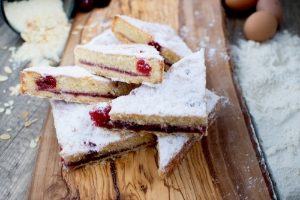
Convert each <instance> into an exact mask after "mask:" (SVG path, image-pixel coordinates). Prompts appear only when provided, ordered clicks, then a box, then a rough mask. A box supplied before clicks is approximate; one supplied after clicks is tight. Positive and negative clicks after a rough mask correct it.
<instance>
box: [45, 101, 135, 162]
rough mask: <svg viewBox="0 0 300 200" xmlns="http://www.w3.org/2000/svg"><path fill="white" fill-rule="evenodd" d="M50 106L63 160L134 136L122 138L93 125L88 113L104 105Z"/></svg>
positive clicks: (57, 102)
mask: <svg viewBox="0 0 300 200" xmlns="http://www.w3.org/2000/svg"><path fill="white" fill-rule="evenodd" d="M51 106H52V112H53V117H54V124H55V129H56V136H57V139H58V143H59V144H60V146H61V147H62V150H61V152H60V155H61V156H62V157H63V158H64V157H67V156H72V155H76V154H78V153H88V152H89V151H91V150H93V151H101V149H102V148H104V147H106V146H107V145H109V144H110V143H113V142H117V141H121V140H123V139H125V138H128V137H133V136H134V134H129V135H126V136H124V135H121V134H120V132H113V131H110V130H108V129H104V128H99V127H95V126H94V125H93V122H92V121H91V120H90V116H89V111H91V110H94V109H97V108H104V107H106V106H107V104H106V103H100V104H97V105H84V104H74V103H65V102H63V101H51ZM78 122H80V123H78ZM88 142H93V143H94V144H95V145H93V146H89V145H86V144H85V143H88Z"/></svg>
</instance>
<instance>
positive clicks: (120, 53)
mask: <svg viewBox="0 0 300 200" xmlns="http://www.w3.org/2000/svg"><path fill="white" fill-rule="evenodd" d="M74 53H75V63H76V65H79V66H81V67H84V68H85V69H87V70H89V71H92V72H93V73H95V74H97V75H100V76H104V77H107V78H110V79H112V80H119V81H122V82H127V83H135V84H140V83H160V82H161V81H162V76H163V70H164V59H163V58H162V57H161V56H160V55H159V52H157V51H156V49H155V48H153V47H150V46H147V45H142V44H132V45H127V44H112V45H99V44H94V43H88V44H86V45H79V46H77V47H76V48H75V51H74Z"/></svg>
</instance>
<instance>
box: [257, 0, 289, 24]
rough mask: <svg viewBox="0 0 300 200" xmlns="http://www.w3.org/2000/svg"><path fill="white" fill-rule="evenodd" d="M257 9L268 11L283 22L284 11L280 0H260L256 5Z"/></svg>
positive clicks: (279, 21)
mask: <svg viewBox="0 0 300 200" xmlns="http://www.w3.org/2000/svg"><path fill="white" fill-rule="evenodd" d="M256 10H257V11H260V10H264V11H268V12H270V13H271V14H273V15H274V16H275V17H276V18H277V21H278V23H279V24H280V23H281V22H282V18H283V11H282V6H281V3H280V2H279V0H259V1H258V2H257V5H256Z"/></svg>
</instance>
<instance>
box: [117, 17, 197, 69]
mask: <svg viewBox="0 0 300 200" xmlns="http://www.w3.org/2000/svg"><path fill="white" fill-rule="evenodd" d="M112 31H113V33H114V34H115V36H116V37H117V38H118V39H119V40H121V41H123V42H133V43H141V44H148V45H153V46H156V48H157V50H159V51H160V54H161V55H162V56H163V57H164V58H165V62H166V63H167V64H169V65H172V64H174V63H175V62H177V61H179V60H180V59H181V58H183V57H185V56H187V55H189V54H191V53H192V51H191V50H190V49H189V47H188V46H187V45H186V44H185V43H184V42H183V40H182V39H181V38H180V37H179V36H178V35H177V34H176V32H175V31H174V30H173V29H172V28H171V27H170V26H167V25H163V24H158V23H150V22H145V21H142V20H139V19H135V18H132V17H128V16H124V15H117V16H115V17H114V20H113V24H112Z"/></svg>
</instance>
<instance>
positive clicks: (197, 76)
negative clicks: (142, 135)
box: [109, 50, 207, 134]
mask: <svg viewBox="0 0 300 200" xmlns="http://www.w3.org/2000/svg"><path fill="white" fill-rule="evenodd" d="M205 71H206V68H205V64H204V50H201V51H199V52H196V53H193V54H191V55H190V56H187V57H185V58H183V59H182V60H180V61H179V62H177V63H175V64H174V65H173V66H172V67H171V69H170V70H169V71H168V72H166V73H165V76H164V80H163V82H162V83H161V84H157V85H153V86H148V85H142V86H140V87H138V88H136V89H134V90H132V91H131V92H130V94H129V95H126V96H121V97H118V98H116V99H114V100H112V103H111V110H110V112H109V116H110V120H111V121H112V125H113V126H116V127H117V126H120V127H127V128H130V129H135V130H136V129H147V130H151V131H165V132H178V131H179V132H190V133H193V132H194V133H198V134H203V133H205V132H206V127H207V112H206V97H205V96H206V89H205V87H206V72H205Z"/></svg>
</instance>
